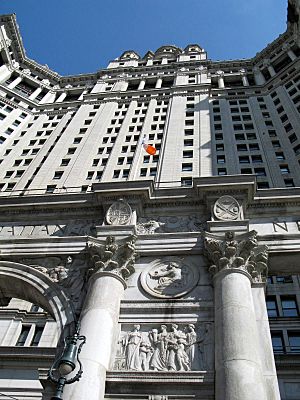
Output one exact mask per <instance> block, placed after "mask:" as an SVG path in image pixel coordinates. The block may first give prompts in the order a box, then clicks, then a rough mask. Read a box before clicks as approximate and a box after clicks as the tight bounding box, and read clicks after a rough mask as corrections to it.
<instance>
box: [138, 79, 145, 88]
mask: <svg viewBox="0 0 300 400" xmlns="http://www.w3.org/2000/svg"><path fill="white" fill-rule="evenodd" d="M145 84H146V81H145V79H142V80H141V81H140V83H139V87H138V90H143V89H144V87H145Z"/></svg>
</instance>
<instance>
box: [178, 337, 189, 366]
mask: <svg viewBox="0 0 300 400" xmlns="http://www.w3.org/2000/svg"><path fill="white" fill-rule="evenodd" d="M186 344H187V343H186V341H185V340H184V339H183V338H180V339H178V341H177V345H178V348H177V354H176V356H177V357H176V358H177V362H178V367H179V371H189V370H190V369H191V368H190V360H189V357H188V355H187V353H186V351H185V346H186Z"/></svg>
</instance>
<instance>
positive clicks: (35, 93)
mask: <svg viewBox="0 0 300 400" xmlns="http://www.w3.org/2000/svg"><path fill="white" fill-rule="evenodd" d="M42 90H43V89H42V88H41V87H37V88H36V89H35V91H34V92H33V93H31V95H30V96H29V97H28V98H29V100H34V99H35V98H36V97H37V96H38V95H39V94H40V93H41V92H42Z"/></svg>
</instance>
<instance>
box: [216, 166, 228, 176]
mask: <svg viewBox="0 0 300 400" xmlns="http://www.w3.org/2000/svg"><path fill="white" fill-rule="evenodd" d="M218 175H227V170H226V168H218Z"/></svg>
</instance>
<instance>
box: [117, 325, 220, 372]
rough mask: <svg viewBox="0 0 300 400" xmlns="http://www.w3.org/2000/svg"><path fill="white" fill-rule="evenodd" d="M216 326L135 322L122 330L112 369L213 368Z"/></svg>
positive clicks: (189, 369)
mask: <svg viewBox="0 0 300 400" xmlns="http://www.w3.org/2000/svg"><path fill="white" fill-rule="evenodd" d="M213 359H214V350H213V325H212V323H211V322H206V323H202V324H197V325H195V324H193V323H187V324H184V325H183V324H176V323H172V324H163V323H162V324H160V325H159V324H155V325H145V326H142V325H140V324H136V325H133V326H132V328H131V330H129V331H122V332H121V334H120V338H119V341H118V346H117V353H116V357H115V362H114V366H113V369H115V370H127V371H158V372H163V371H164V372H166V371H169V372H176V371H181V372H186V371H204V370H212V369H213Z"/></svg>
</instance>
